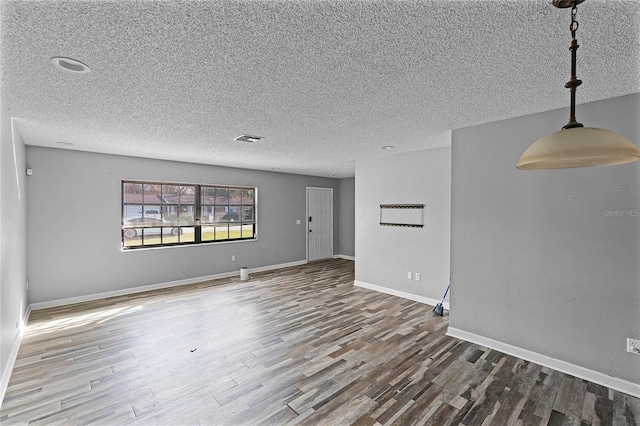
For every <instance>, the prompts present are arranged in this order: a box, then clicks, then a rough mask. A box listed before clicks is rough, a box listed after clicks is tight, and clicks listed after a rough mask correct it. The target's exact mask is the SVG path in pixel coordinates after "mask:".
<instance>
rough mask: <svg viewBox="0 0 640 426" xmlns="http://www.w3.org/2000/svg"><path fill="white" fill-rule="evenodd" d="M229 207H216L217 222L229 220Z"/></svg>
mask: <svg viewBox="0 0 640 426" xmlns="http://www.w3.org/2000/svg"><path fill="white" fill-rule="evenodd" d="M227 210H228V207H221V206H216V207H214V213H213V214H214V217H215V221H216V222H229V215H228V214H227V213H228V211H227Z"/></svg>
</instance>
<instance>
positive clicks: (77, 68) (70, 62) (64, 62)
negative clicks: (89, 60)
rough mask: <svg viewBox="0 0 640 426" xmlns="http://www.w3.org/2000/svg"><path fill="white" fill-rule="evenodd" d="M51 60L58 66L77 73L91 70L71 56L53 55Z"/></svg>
mask: <svg viewBox="0 0 640 426" xmlns="http://www.w3.org/2000/svg"><path fill="white" fill-rule="evenodd" d="M51 62H52V63H53V65H55V66H56V67H58V68H61V69H63V70H65V71H69V72H75V73H79V74H85V73H88V72H89V71H91V70H90V69H89V67H88V66H87V65H85V64H83V63H82V62H80V61H76V60H75V59H71V58H63V57H61V56H55V57H53V58H51Z"/></svg>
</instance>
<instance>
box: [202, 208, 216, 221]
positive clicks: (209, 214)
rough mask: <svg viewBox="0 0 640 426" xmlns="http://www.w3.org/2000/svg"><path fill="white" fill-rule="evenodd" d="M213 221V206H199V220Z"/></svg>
mask: <svg viewBox="0 0 640 426" xmlns="http://www.w3.org/2000/svg"><path fill="white" fill-rule="evenodd" d="M214 221H215V215H214V210H213V206H202V207H201V208H200V222H202V223H213V222H214Z"/></svg>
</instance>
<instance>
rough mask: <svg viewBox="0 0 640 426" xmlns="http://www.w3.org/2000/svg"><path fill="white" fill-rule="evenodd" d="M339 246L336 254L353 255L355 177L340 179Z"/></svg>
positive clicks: (354, 237) (354, 236)
mask: <svg viewBox="0 0 640 426" xmlns="http://www.w3.org/2000/svg"><path fill="white" fill-rule="evenodd" d="M339 201H340V213H339V215H338V216H339V228H340V246H339V248H338V252H337V253H336V254H341V255H343V256H351V257H353V256H355V239H356V179H355V178H348V179H340V200H339Z"/></svg>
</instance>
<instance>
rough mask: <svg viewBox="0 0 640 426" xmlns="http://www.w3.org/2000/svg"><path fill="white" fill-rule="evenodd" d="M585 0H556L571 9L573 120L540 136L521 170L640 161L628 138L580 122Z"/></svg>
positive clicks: (525, 155)
mask: <svg viewBox="0 0 640 426" xmlns="http://www.w3.org/2000/svg"><path fill="white" fill-rule="evenodd" d="M583 1H584V0H553V5H554V6H555V7H558V8H569V7H570V8H571V27H570V29H571V39H572V40H571V47H570V48H569V50H570V51H571V79H570V80H569V82H567V84H565V87H566V88H568V89H569V90H570V91H571V111H570V118H569V123H567V124H566V125H565V126H564V127H563V128H562V130H560V131H558V132H555V133H552V134H550V135H548V136H545V137H543V138H542V139H538V140H537V141H536V142H534V143H533V144H532V145H531V146H530V147H529V148H527V150H526V151H525V152H524V153H523V154H522V156H521V157H520V161H518V166H517V167H518V169H520V170H540V169H568V168H573V167H589V166H604V165H612V164H625V163H631V162H633V161H637V160H640V151H638V148H637V147H636V146H635V145H634V144H633V142H631V141H630V140H629V139H627V138H626V137H624V136H622V135H620V134H618V133H615V132H612V131H610V130H605V129H596V128H593V127H584V126H583V125H582V124H580V123H578V122H577V121H576V88H577V87H578V86H580V85H581V84H582V81H581V80H578V78H577V77H576V50H578V47H579V46H578V40H577V39H576V31H577V29H578V21H577V20H576V13H577V5H579V4H580V3H582V2H583Z"/></svg>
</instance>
